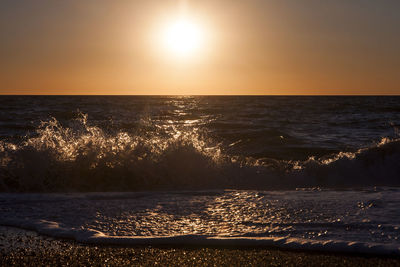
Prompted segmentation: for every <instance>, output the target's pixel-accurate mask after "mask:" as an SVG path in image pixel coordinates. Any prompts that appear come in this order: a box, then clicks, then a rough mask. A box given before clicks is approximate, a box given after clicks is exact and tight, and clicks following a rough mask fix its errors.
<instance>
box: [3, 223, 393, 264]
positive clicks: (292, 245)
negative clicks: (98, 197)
mask: <svg viewBox="0 0 400 267" xmlns="http://www.w3.org/2000/svg"><path fill="white" fill-rule="evenodd" d="M1 225H3V226H12V227H18V228H22V229H26V230H33V231H36V232H37V233H39V234H43V235H48V236H52V237H56V238H63V239H72V240H76V241H78V242H81V243H85V244H96V245H124V246H138V245H146V246H148V245H152V246H158V245H168V246H213V247H215V246H222V247H276V248H282V249H295V250H309V251H321V252H336V253H353V254H354V253H359V254H369V255H382V256H400V247H399V246H398V245H396V244H382V243H374V242H351V241H344V240H312V239H304V238H293V237H257V236H252V237H248V236H207V235H171V236H110V235H106V234H104V233H102V232H101V231H98V230H93V229H75V228H66V227H64V226H62V225H60V224H59V223H57V222H53V221H47V220H39V221H36V222H28V221H18V220H2V221H1Z"/></svg>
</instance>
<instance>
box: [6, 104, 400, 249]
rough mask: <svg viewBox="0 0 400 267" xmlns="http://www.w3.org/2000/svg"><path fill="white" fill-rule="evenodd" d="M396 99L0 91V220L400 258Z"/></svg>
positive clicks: (106, 235)
mask: <svg viewBox="0 0 400 267" xmlns="http://www.w3.org/2000/svg"><path fill="white" fill-rule="evenodd" d="M399 111H400V97H394V96H387V97H383V96H379V97H375V96H370V97H356V96H354V97H350V96H342V97H340V96H338V97H336V96H335V97H333V96H331V97H311V96H288V97H286V96H193V97H191V96H187V97H177V96H171V97H167V96H165V97H164V96H162V97H161V96H0V191H1V192H2V193H0V224H2V225H11V226H17V227H22V228H28V229H34V230H37V231H38V232H40V233H44V234H49V235H53V236H57V237H68V238H74V239H77V240H79V241H81V242H88V243H109V244H183V245H187V244H200V245H219V244H221V245H230V244H233V245H236V246H238V245H239V246H240V245H244V246H247V245H251V246H252V245H255V246H265V245H266V246H278V247H287V248H300V249H314V250H327V251H343V252H360V253H378V254H395V255H400V240H399V238H400V231H399V227H400V212H398V207H399V204H400V188H399V187H398V186H399V185H400V164H399V159H400V139H399V138H400V137H399V130H398V127H399V126H400V115H399V114H400V113H399Z"/></svg>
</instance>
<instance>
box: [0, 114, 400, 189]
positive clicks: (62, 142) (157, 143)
mask: <svg viewBox="0 0 400 267" xmlns="http://www.w3.org/2000/svg"><path fill="white" fill-rule="evenodd" d="M227 151H228V149H225V150H224V148H223V147H222V145H221V144H220V143H218V142H216V141H215V140H212V139H211V138H208V137H207V134H206V133H203V132H201V131H200V130H199V129H198V128H195V127H191V128H190V127H188V126H182V127H177V126H176V125H171V126H169V127H167V128H163V127H160V126H158V125H155V124H153V123H152V122H151V121H149V120H142V122H141V125H140V127H138V129H137V131H136V132H135V134H131V133H127V132H116V133H107V132H105V131H104V130H102V129H101V128H99V127H97V126H92V125H90V124H89V123H88V117H87V115H86V114H82V113H80V114H79V116H78V118H77V119H75V120H72V121H70V123H69V124H68V125H67V126H63V125H61V123H60V122H59V121H57V120H56V119H55V118H52V119H50V120H49V121H46V122H42V123H41V125H40V126H39V127H38V128H37V130H36V134H35V135H33V136H30V137H28V136H27V137H25V138H24V140H23V141H21V142H19V143H12V142H5V141H0V190H2V191H127V190H129V191H131V190H153V189H199V188H246V189H252V188H257V189H260V188H263V189H290V188H297V187H315V186H327V187H348V186H371V185H372V186H375V185H382V186H398V185H400V165H399V164H398V162H399V159H400V140H399V139H387V138H383V139H382V140H381V142H380V143H377V144H374V145H372V146H371V147H368V148H362V149H359V150H358V151H355V152H340V153H337V154H334V155H329V156H325V157H322V158H315V157H310V158H309V159H308V160H306V161H284V160H275V159H270V158H269V159H266V158H260V159H256V158H251V157H243V156H240V155H230V154H229V153H228V152H227Z"/></svg>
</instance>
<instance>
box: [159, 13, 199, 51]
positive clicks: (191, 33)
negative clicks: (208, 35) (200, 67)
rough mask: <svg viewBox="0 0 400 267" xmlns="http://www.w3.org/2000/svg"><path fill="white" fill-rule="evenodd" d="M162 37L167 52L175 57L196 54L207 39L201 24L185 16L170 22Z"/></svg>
mask: <svg viewBox="0 0 400 267" xmlns="http://www.w3.org/2000/svg"><path fill="white" fill-rule="evenodd" d="M162 37H163V43H164V46H165V48H166V50H167V52H168V53H170V54H171V55H173V56H175V57H189V56H195V55H196V54H197V53H198V52H199V50H200V49H201V48H203V46H204V41H205V35H204V30H203V28H202V27H201V25H200V24H199V23H197V22H196V21H194V20H190V19H188V18H185V17H181V18H178V19H176V20H173V21H171V22H170V23H168V24H167V25H166V26H165V28H164V33H163V36H162Z"/></svg>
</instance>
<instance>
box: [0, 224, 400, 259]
mask: <svg viewBox="0 0 400 267" xmlns="http://www.w3.org/2000/svg"><path fill="white" fill-rule="evenodd" d="M46 265H47V266H60V265H63V266H65V265H72V266H78V265H79V266H93V265H95V266H96V265H97V266H99V265H108V266H132V265H134V266H155V265H159V266H171V265H173V266H400V258H387V257H386V258H384V257H373V256H369V257H366V256H362V255H354V256H353V255H345V254H343V255H342V254H333V253H332V254H331V253H317V252H304V251H301V252H299V251H288V250H280V249H274V248H232V247H230V248H211V247H150V246H139V247H115V246H94V245H84V244H79V243H77V242H75V241H70V240H57V239H54V238H51V237H46V236H40V235H38V234H36V233H35V232H32V231H25V230H21V229H17V228H12V227H3V226H0V266H46Z"/></svg>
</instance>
